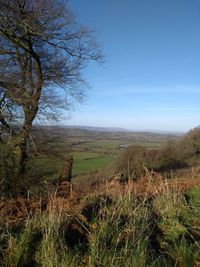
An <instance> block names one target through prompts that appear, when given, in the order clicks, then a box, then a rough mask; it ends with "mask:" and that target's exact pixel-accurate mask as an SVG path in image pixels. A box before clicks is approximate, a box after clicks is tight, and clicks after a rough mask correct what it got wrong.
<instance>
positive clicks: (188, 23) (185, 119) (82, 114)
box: [64, 0, 200, 131]
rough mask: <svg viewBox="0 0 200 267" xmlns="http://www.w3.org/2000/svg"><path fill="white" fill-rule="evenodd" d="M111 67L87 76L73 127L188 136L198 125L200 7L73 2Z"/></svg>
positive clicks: (115, 0) (132, 0) (188, 1)
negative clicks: (86, 88)
mask: <svg viewBox="0 0 200 267" xmlns="http://www.w3.org/2000/svg"><path fill="white" fill-rule="evenodd" d="M69 3H70V6H71V8H72V10H73V11H74V13H75V15H76V17H77V20H78V21H79V22H80V23H82V24H84V25H87V26H89V27H92V28H93V29H94V30H95V31H96V36H97V40H98V42H99V43H100V44H101V46H102V50H103V53H104V55H105V58H106V63H105V64H103V65H100V66H99V65H96V64H90V65H89V66H88V67H87V69H85V70H84V76H85V78H86V79H87V80H88V81H89V83H90V85H91V89H90V90H89V91H88V97H87V100H86V103H85V104H84V105H81V106H77V107H76V109H75V110H74V111H73V112H72V113H71V118H70V119H68V120H66V121H64V122H65V124H68V125H90V126H106V127H123V128H128V129H134V130H149V129H151V130H167V131H187V130H189V129H191V128H193V127H195V126H198V125H199V124H200V1H199V0H70V1H69Z"/></svg>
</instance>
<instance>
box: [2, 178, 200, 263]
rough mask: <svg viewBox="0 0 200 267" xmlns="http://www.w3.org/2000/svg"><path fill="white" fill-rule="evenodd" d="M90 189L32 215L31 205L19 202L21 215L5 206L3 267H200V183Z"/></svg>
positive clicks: (146, 183)
mask: <svg viewBox="0 0 200 267" xmlns="http://www.w3.org/2000/svg"><path fill="white" fill-rule="evenodd" d="M154 179H155V177H154ZM140 187H141V188H140ZM92 191H93V192H92V193H90V194H89V195H86V196H85V197H82V198H81V200H79V201H78V202H77V199H79V198H80V196H77V195H75V196H74V197H72V198H69V199H66V198H63V199H61V198H56V197H55V196H54V197H53V198H50V199H49V204H48V208H47V209H46V210H45V209H43V210H42V211H39V210H38V212H37V213H35V215H34V216H33V213H32V216H27V211H26V209H25V207H26V205H27V206H28V203H29V206H30V201H29V202H28V201H27V200H26V202H23V200H22V199H21V200H20V199H19V200H18V202H17V203H16V206H17V207H18V210H17V211H16V213H15V214H14V213H12V212H11V211H12V209H13V210H14V209H15V204H14V203H13V202H12V205H11V203H10V202H8V203H5V207H4V209H3V208H0V211H1V212H0V214H1V216H2V217H1V221H2V223H1V227H0V246H1V253H0V260H1V266H2V267H15V266H41V267H49V266H50V267H54V266H57V267H68V266H69V267H70V266H71V267H82V266H88V267H96V266H104V267H107V266H110V267H132V266H137V267H146V266H147V267H150V266H155V267H160V266H164V267H173V266H174V267H175V266H176V267H193V266H199V265H198V264H199V261H200V223H199V219H200V181H199V180H198V179H196V180H192V179H191V180H190V181H188V180H187V181H186V180H184V179H183V180H174V181H170V182H166V181H165V180H163V181H162V180H155V181H153V180H152V181H151V182H150V180H149V179H148V178H146V180H145V179H144V180H141V181H139V182H138V183H130V184H129V185H127V186H121V185H119V184H118V183H111V184H107V185H106V186H103V187H101V188H98V189H97V190H94V189H93V190H92ZM77 197H78V198H77ZM25 203H27V204H26V205H25ZM38 204H39V203H38ZM40 204H41V202H40ZM2 205H3V204H2ZM6 205H7V206H6ZM32 206H33V207H37V204H36V203H32ZM1 207H2V206H1ZM3 211H4V214H3ZM18 216H19V217H18ZM20 216H21V217H20ZM9 222H10V223H9ZM17 223H18V224H17ZM19 226H21V227H19Z"/></svg>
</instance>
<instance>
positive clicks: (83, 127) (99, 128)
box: [61, 125, 184, 136]
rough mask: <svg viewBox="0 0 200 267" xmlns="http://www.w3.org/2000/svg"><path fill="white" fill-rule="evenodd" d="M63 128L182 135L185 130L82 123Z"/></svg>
mask: <svg viewBox="0 0 200 267" xmlns="http://www.w3.org/2000/svg"><path fill="white" fill-rule="evenodd" d="M61 127H63V128H69V129H82V130H88V131H96V132H126V133H127V132H132V133H157V134H164V135H166V134H167V135H177V136H181V135H183V134H184V132H175V131H160V130H150V129H149V130H148V129H147V130H131V129H125V128H119V127H94V126H82V125H64V126H61Z"/></svg>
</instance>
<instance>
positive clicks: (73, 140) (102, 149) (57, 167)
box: [0, 127, 176, 179]
mask: <svg viewBox="0 0 200 267" xmlns="http://www.w3.org/2000/svg"><path fill="white" fill-rule="evenodd" d="M42 130H43V131H44V132H42ZM42 130H41V129H39V130H38V129H37V128H36V129H35V132H34V134H35V136H36V137H37V138H36V140H37V143H36V146H35V147H34V150H32V151H30V155H31V157H30V158H29V161H28V166H27V177H29V178H32V177H37V178H39V179H41V178H45V179H54V178H57V177H58V176H59V174H60V172H61V170H62V167H63V164H64V160H65V158H66V156H67V155H68V154H69V153H70V154H72V155H73V157H74V164H73V175H74V176H76V175H79V174H88V173H90V172H95V171H98V170H100V169H102V168H104V167H106V166H107V165H109V164H110V163H112V162H113V161H114V160H115V159H116V157H117V155H118V154H119V153H121V152H122V150H123V149H121V148H120V145H142V146H145V147H146V148H158V147H160V146H162V145H164V144H166V142H167V140H169V138H176V136H169V135H164V134H155V133H143V132H141V133H136V132H130V133H129V132H97V131H87V130H82V129H70V128H67V129H65V128H55V127H48V128H46V129H45V128H43V129H42ZM35 148H36V150H35ZM0 152H1V153H4V152H3V148H2V147H0ZM1 153H0V154H1ZM0 172H1V171H0Z"/></svg>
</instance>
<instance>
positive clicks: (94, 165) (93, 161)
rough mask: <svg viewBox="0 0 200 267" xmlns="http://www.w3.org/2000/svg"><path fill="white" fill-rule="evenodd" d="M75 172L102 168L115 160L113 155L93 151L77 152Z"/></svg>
mask: <svg viewBox="0 0 200 267" xmlns="http://www.w3.org/2000/svg"><path fill="white" fill-rule="evenodd" d="M73 155H74V168H73V174H75V175H76V174H80V173H88V172H91V171H96V170H98V169H101V168H103V167H105V166H106V165H108V164H109V163H111V162H112V161H113V159H114V158H113V157H112V156H107V155H103V154H98V153H92V152H76V153H73Z"/></svg>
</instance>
